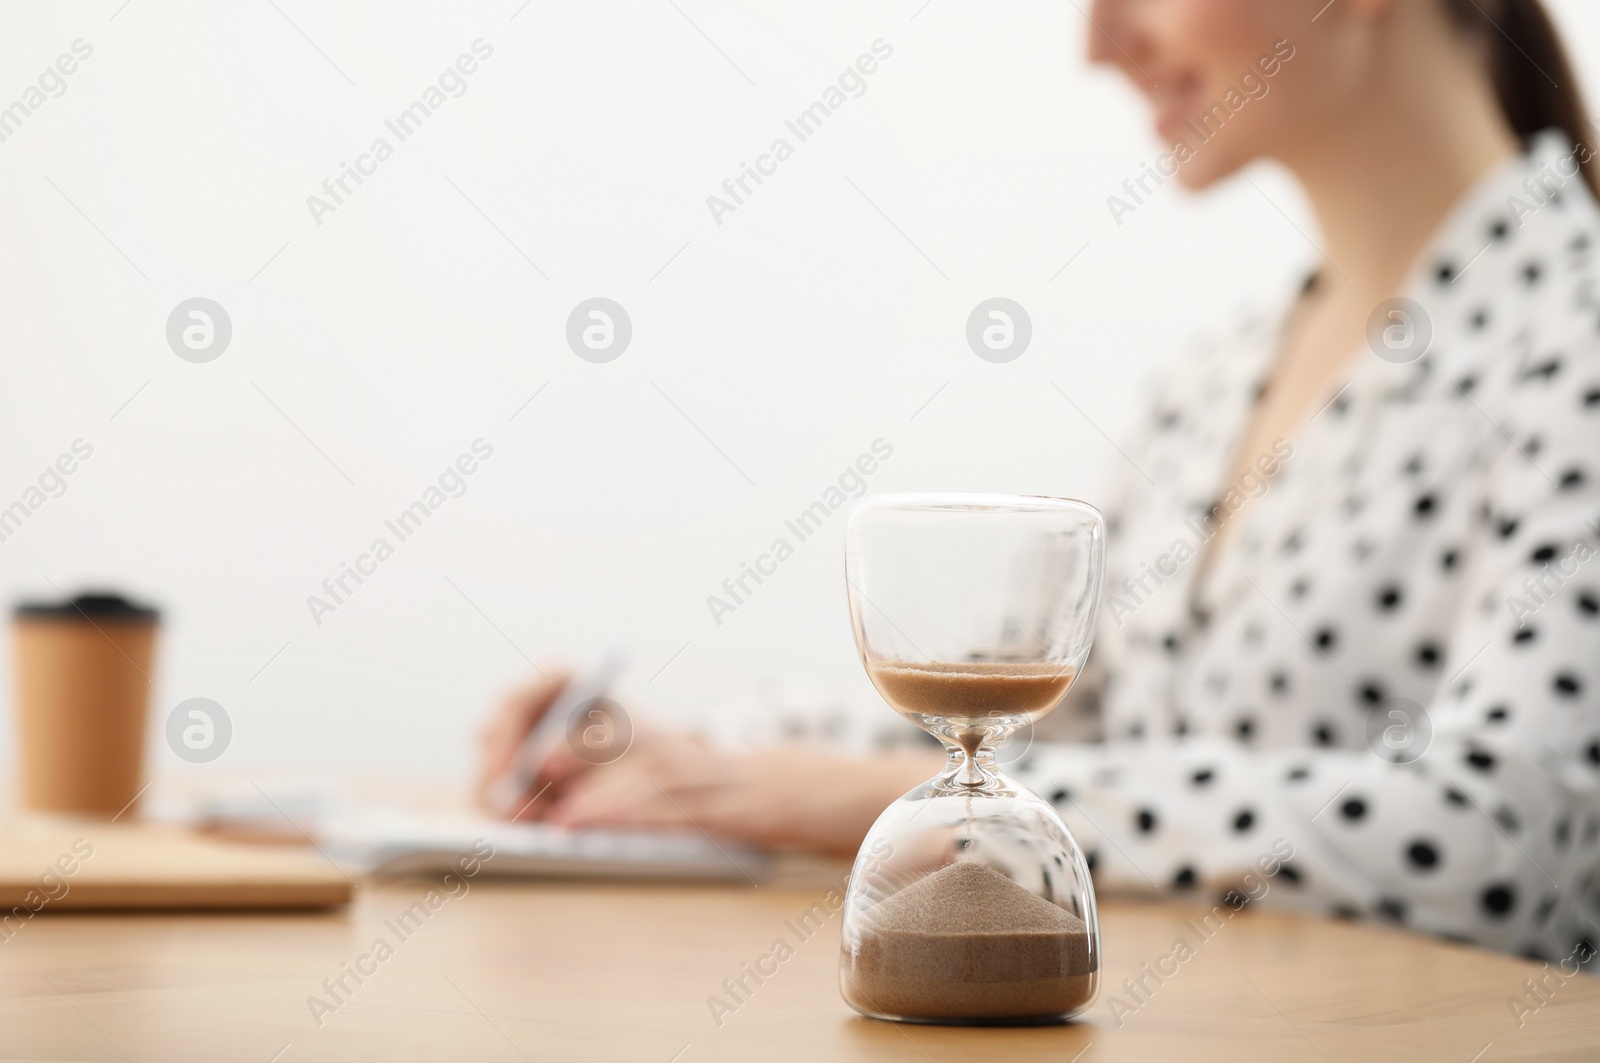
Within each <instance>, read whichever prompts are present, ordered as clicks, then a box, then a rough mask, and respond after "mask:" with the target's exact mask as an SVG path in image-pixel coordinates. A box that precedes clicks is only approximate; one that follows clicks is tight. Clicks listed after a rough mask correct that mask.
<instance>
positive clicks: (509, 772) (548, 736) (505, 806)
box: [487, 650, 628, 814]
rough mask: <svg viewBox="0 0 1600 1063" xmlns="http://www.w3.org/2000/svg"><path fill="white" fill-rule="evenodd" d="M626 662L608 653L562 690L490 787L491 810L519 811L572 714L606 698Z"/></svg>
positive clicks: (617, 653)
mask: <svg viewBox="0 0 1600 1063" xmlns="http://www.w3.org/2000/svg"><path fill="white" fill-rule="evenodd" d="M627 663H628V655H627V654H626V653H624V652H622V651H620V650H609V651H607V652H606V653H605V654H604V655H603V656H602V657H601V658H600V662H599V663H598V664H596V665H595V666H594V667H592V668H590V669H589V670H587V671H585V672H582V673H580V674H579V675H577V676H575V677H574V678H573V679H572V681H571V682H569V683H568V684H567V685H566V686H565V687H563V688H562V690H561V693H559V694H557V695H556V699H555V701H553V702H551V703H550V707H549V708H548V709H546V710H545V712H544V715H543V716H542V717H541V718H540V719H539V722H538V723H537V724H535V725H534V726H533V727H532V728H531V729H530V730H529V731H528V733H527V734H526V735H524V736H523V738H522V742H521V743H520V744H519V745H518V746H517V751H516V753H515V755H513V756H512V758H511V766H510V767H509V768H507V769H506V772H505V774H504V775H502V776H500V778H498V779H496V780H495V781H494V783H493V784H492V785H491V786H490V787H489V791H488V795H487V796H488V801H489V805H490V807H491V808H494V809H496V810H497V811H499V812H501V813H502V814H510V813H511V812H514V811H520V809H517V808H516V803H517V802H518V801H519V800H521V799H522V795H523V794H525V793H527V792H528V791H529V790H531V789H532V788H533V784H534V782H535V780H537V779H538V778H539V769H540V768H541V767H542V766H543V765H544V760H545V757H546V756H547V755H548V753H549V750H550V748H551V746H553V745H554V744H555V743H556V742H558V741H560V740H562V739H563V738H565V737H566V734H567V731H568V728H569V727H570V726H571V720H572V715H573V713H574V712H576V711H577V710H578V709H579V708H581V707H582V706H583V705H585V704H587V703H588V702H590V701H593V700H594V699H595V698H602V697H605V696H606V694H607V692H609V691H610V689H611V686H612V684H613V683H615V682H616V681H617V678H618V677H619V676H620V675H621V674H622V672H623V669H624V668H626V667H627Z"/></svg>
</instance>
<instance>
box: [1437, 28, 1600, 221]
mask: <svg viewBox="0 0 1600 1063" xmlns="http://www.w3.org/2000/svg"><path fill="white" fill-rule="evenodd" d="M1445 8H1446V10H1448V11H1449V13H1450V16H1451V18H1452V19H1454V20H1455V22H1456V23H1457V24H1458V25H1459V26H1461V27H1462V28H1463V29H1465V30H1466V31H1468V32H1469V33H1472V34H1474V35H1476V36H1478V37H1479V38H1480V39H1481V40H1483V42H1484V45H1485V47H1486V48H1487V49H1488V53H1489V72H1490V75H1491V76H1492V77H1493V79H1494V89H1495V94H1496V95H1497V96H1499V98H1500V109H1501V110H1502V111H1504V112H1505V116H1506V121H1507V122H1508V123H1510V125H1511V129H1512V131H1513V132H1514V133H1516V135H1517V137H1518V138H1519V139H1521V140H1522V142H1523V143H1524V144H1526V143H1527V142H1528V141H1529V140H1530V139H1531V138H1532V137H1533V135H1534V134H1535V133H1538V132H1540V131H1542V130H1545V129H1549V128H1551V127H1555V128H1557V129H1560V130H1561V131H1562V132H1563V133H1565V134H1566V135H1567V139H1568V140H1570V141H1571V142H1572V144H1573V146H1574V147H1576V148H1577V149H1578V155H1577V158H1578V161H1579V162H1580V163H1581V166H1582V172H1583V180H1584V183H1585V184H1587V185H1588V186H1589V191H1590V192H1591V193H1593V194H1594V196H1595V197H1596V198H1597V199H1600V160H1597V159H1596V157H1595V156H1596V152H1595V150H1594V148H1593V147H1592V144H1593V132H1594V129H1593V127H1592V126H1591V125H1590V124H1589V112H1588V108H1587V107H1585V106H1584V102H1583V94H1582V93H1581V92H1580V91H1579V90H1578V79H1577V75H1576V74H1575V73H1574V72H1573V69H1572V64H1571V63H1569V62H1568V61H1567V51H1566V49H1565V48H1564V47H1562V44H1561V34H1560V33H1559V32H1557V30H1556V27H1555V23H1554V22H1552V21H1551V20H1550V14H1549V12H1547V11H1546V10H1545V9H1544V4H1543V3H1541V2H1540V0H1445Z"/></svg>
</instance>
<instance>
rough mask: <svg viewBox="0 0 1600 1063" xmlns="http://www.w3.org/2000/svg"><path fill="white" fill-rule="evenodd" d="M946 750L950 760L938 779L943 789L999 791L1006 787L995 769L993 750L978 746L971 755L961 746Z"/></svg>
mask: <svg viewBox="0 0 1600 1063" xmlns="http://www.w3.org/2000/svg"><path fill="white" fill-rule="evenodd" d="M946 749H947V750H948V751H949V753H950V759H949V760H947V761H946V762H945V768H944V771H942V772H940V773H939V777H938V781H939V784H940V786H941V788H942V789H947V790H998V789H1000V788H1002V787H1003V786H1004V778H1003V776H1001V774H1000V771H999V769H998V768H996V767H995V763H994V750H993V749H992V748H990V747H988V746H978V747H977V748H976V749H974V750H973V751H972V752H970V753H969V752H968V751H967V750H966V749H963V748H962V747H961V746H959V745H950V746H947V747H946Z"/></svg>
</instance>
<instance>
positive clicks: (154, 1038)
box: [0, 879, 1600, 1063]
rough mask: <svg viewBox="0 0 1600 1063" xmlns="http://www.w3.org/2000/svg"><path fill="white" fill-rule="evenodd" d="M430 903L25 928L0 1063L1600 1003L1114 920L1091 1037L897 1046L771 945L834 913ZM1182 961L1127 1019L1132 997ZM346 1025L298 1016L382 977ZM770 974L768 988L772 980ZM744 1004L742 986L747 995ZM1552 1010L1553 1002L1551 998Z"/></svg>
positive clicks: (1401, 943) (1183, 912) (524, 896)
mask: <svg viewBox="0 0 1600 1063" xmlns="http://www.w3.org/2000/svg"><path fill="white" fill-rule="evenodd" d="M428 888H429V885H428V884H427V883H426V882H402V883H390V884H383V885H363V886H362V887H361V888H360V889H359V890H358V891H357V894H356V896H357V900H356V903H355V905H354V906H353V907H352V908H351V909H350V910H348V911H346V912H338V913H331V914H322V915H305V914H298V915H262V914H253V915H227V914H212V915H194V916H172V915H112V914H92V913H82V914H75V913H59V914H55V915H48V916H41V917H39V918H36V919H34V920H32V921H31V922H29V923H28V924H27V925H25V926H24V927H22V928H21V930H19V931H17V932H16V933H15V935H14V936H13V937H12V938H11V939H10V940H9V942H6V943H3V944H0V1057H3V1058H5V1059H74V1060H117V1059H126V1060H132V1061H139V1063H142V1061H146V1060H162V1061H182V1060H206V1061H217V1060H254V1061H260V1063H267V1061H278V1063H293V1061H298V1060H345V1059H349V1060H355V1059H362V1060H366V1059H385V1060H410V1059H418V1060H421V1059H440V1060H443V1059H450V1060H455V1059H473V1060H479V1059H482V1060H510V1061H515V1060H517V1059H519V1058H522V1059H527V1060H619V1061H620V1060H630V1061H636V1060H643V1061H646V1063H702V1061H708V1060H739V1061H745V1060H762V1061H766V1060H788V1059H795V1060H858V1059H859V1060H866V1059H872V1060H905V1061H910V1063H944V1061H946V1060H949V1061H952V1063H954V1061H960V1063H972V1061H975V1060H981V1059H986V1058H992V1059H996V1060H1004V1061H1007V1063H1011V1061H1017V1060H1032V1059H1039V1060H1053V1061H1057V1063H1073V1061H1081V1063H1108V1061H1114V1060H1156V1059H1162V1060H1165V1059H1186V1060H1228V1061H1229V1063H1245V1061H1249V1060H1271V1061H1273V1063H1282V1061H1285V1060H1290V1061H1292V1060H1306V1061H1311V1063H1315V1061H1318V1060H1325V1061H1329V1063H1346V1061H1362V1063H1365V1061H1369V1060H1375V1059H1404V1060H1438V1061H1441V1063H1474V1061H1481V1063H1501V1061H1506V1060H1534V1059H1539V1060H1585V1061H1592V1060H1594V1059H1596V1058H1600V979H1593V978H1588V977H1585V976H1578V977H1576V978H1569V979H1567V981H1566V984H1565V985H1562V984H1561V983H1560V982H1559V981H1557V980H1556V979H1554V978H1552V979H1551V980H1550V985H1552V986H1555V987H1557V988H1555V989H1554V993H1553V996H1551V999H1550V1002H1549V1003H1548V1004H1546V1005H1545V1006H1544V1007H1543V1008H1542V1009H1541V1010H1539V1011H1537V1012H1533V1013H1529V1014H1524V1015H1523V1017H1522V1023H1521V1026H1520V1028H1519V1025H1518V1022H1517V1019H1516V1018H1515V1017H1514V1015H1513V1012H1512V1009H1511V1006H1510V1003H1509V1001H1511V1000H1512V999H1518V998H1521V999H1525V1000H1527V1001H1528V1002H1529V1003H1530V1006H1531V1004H1533V1003H1535V1002H1536V1001H1535V1000H1534V998H1532V997H1529V995H1528V992H1527V988H1526V987H1525V986H1524V985H1523V981H1524V979H1527V978H1530V977H1538V976H1539V975H1540V974H1541V973H1542V972H1541V969H1540V966H1539V965H1538V964H1535V963H1529V962H1525V961H1521V960H1516V959H1511V958H1508V957H1505V956H1500V955H1495V954H1492V953H1488V952H1480V951H1476V950H1473V949H1467V948H1459V947H1454V946H1449V945H1444V944H1440V943H1438V942H1435V941H1431V940H1427V939H1424V938H1421V937H1414V936H1410V935H1407V934H1404V933H1400V932H1398V931H1390V930H1385V929H1380V928H1375V927H1368V926H1356V925H1349V924H1341V923H1334V922H1327V921H1321V920H1313V919H1305V918H1300V917H1296V916H1292V915H1285V914H1278V913H1272V912H1265V911H1261V912H1246V913H1243V914H1241V915H1239V916H1237V917H1236V918H1234V919H1233V920H1232V921H1231V922H1229V923H1227V924H1226V925H1224V926H1222V927H1221V929H1220V930H1218V931H1216V933H1215V935H1214V936H1213V937H1212V938H1211V939H1210V940H1206V941H1201V940H1200V939H1199V937H1198V935H1196V934H1195V933H1194V931H1193V930H1192V929H1188V928H1186V927H1185V925H1184V920H1185V919H1186V917H1188V916H1191V915H1194V914H1196V913H1197V912H1198V909H1189V908H1182V907H1169V906H1143V905H1134V904H1128V903H1123V904H1110V905H1107V906H1106V908H1105V911H1104V912H1103V923H1104V927H1103V932H1104V942H1105V958H1106V969H1105V971H1106V975H1107V978H1106V981H1105V983H1104V985H1103V987H1102V991H1101V999H1100V1000H1099V1001H1098V1002H1097V1003H1096V1004H1095V1005H1094V1007H1093V1009H1092V1010H1091V1012H1090V1014H1089V1017H1088V1020H1087V1021H1086V1022H1080V1023H1078V1024H1076V1025H1072V1026H1061V1027H1051V1028H1034V1029H960V1028H949V1027H932V1026H900V1025H894V1024H889V1023H883V1022H876V1021H872V1020H868V1019H862V1018H859V1017H857V1016H856V1015H855V1014H854V1013H853V1012H851V1011H850V1010H849V1009H848V1008H847V1007H846V1006H845V1004H844V1003H843V1001H841V1000H840V998H839V993H838V990H837V988H836V985H835V968H836V963H837V958H838V953H837V949H838V924H839V917H838V915H837V914H834V915H831V916H830V918H829V920H828V922H827V924H826V925H825V926H824V928H823V929H822V930H821V931H820V932H817V933H816V934H815V935H814V936H812V937H811V938H810V939H809V940H804V941H801V940H800V939H799V938H798V936H797V935H796V933H795V931H794V930H793V929H792V927H791V926H789V925H787V923H786V921H792V920H795V919H796V918H797V917H799V916H800V915H801V913H803V912H804V911H806V910H807V909H808V908H810V907H811V906H812V905H813V904H814V903H816V902H817V901H818V900H819V899H820V898H821V897H822V895H823V893H824V889H823V888H822V887H821V886H820V885H819V886H816V887H812V888H776V887H770V886H768V887H762V888H760V889H752V888H751V887H749V886H739V887H734V886H681V885H680V886H649V887H647V886H637V885H616V884H597V883H586V884H555V883H537V884H526V883H521V884H512V883H495V882H490V881H487V880H484V879H478V880H474V881H473V882H472V883H471V889H470V892H467V893H465V894H464V895H462V896H459V897H456V898H454V899H449V900H447V901H445V902H444V903H443V904H442V906H440V907H439V908H438V909H437V910H436V911H433V912H431V913H430V914H429V916H428V918H427V920H426V921H425V922H421V924H420V929H416V930H414V931H412V932H411V933H410V936H409V937H404V938H402V937H401V936H400V934H398V933H397V932H396V929H395V924H394V922H393V921H394V920H395V918H396V917H397V916H398V915H399V913H401V912H402V910H404V909H406V908H408V907H410V906H411V905H412V904H413V903H414V902H416V901H418V900H420V899H422V898H423V896H424V894H425V893H426V891H427V889H428ZM1180 936H1184V937H1187V938H1189V939H1190V941H1191V943H1195V952H1194V955H1193V956H1192V958H1190V959H1188V960H1187V962H1185V963H1182V964H1181V965H1175V964H1174V963H1173V962H1166V961H1164V962H1163V965H1164V966H1165V967H1166V968H1167V969H1168V970H1172V969H1173V968H1174V966H1176V970H1177V973H1176V974H1174V975H1172V976H1171V977H1169V978H1167V979H1166V980H1165V983H1164V984H1162V985H1159V986H1158V985H1156V983H1155V982H1154V980H1149V979H1147V984H1149V985H1150V986H1151V987H1152V990H1153V992H1152V993H1151V995H1150V996H1149V997H1148V999H1147V1002H1145V1003H1143V1004H1140V1005H1139V1006H1138V1008H1137V1010H1136V1011H1129V1012H1127V1013H1125V1014H1122V1015H1120V1019H1121V1025H1120V1026H1119V1024H1118V1022H1117V1021H1116V1020H1115V1019H1113V1018H1112V1016H1111V1012H1110V998H1111V997H1113V996H1115V997H1118V998H1120V999H1122V1000H1124V1001H1125V1002H1126V1003H1128V1004H1130V1005H1132V1004H1135V1003H1136V1001H1135V999H1134V998H1133V997H1131V996H1129V995H1128V993H1127V992H1126V991H1125V990H1124V989H1123V988H1122V982H1123V979H1125V978H1128V977H1131V976H1135V975H1137V974H1138V973H1139V968H1140V964H1141V963H1149V964H1151V965H1152V966H1154V965H1156V963H1157V960H1158V959H1161V958H1162V957H1167V956H1169V955H1171V954H1172V952H1173V943H1174V941H1175V939H1177V938H1178V937H1180ZM779 938H785V939H787V940H788V941H789V942H790V944H791V945H793V946H794V948H795V953H794V955H793V957H792V958H790V959H788V960H787V961H786V962H784V963H782V964H781V965H780V966H779V968H778V971H777V973H776V974H774V975H772V976H770V977H768V978H767V979H766V981H765V984H764V985H761V986H760V987H758V988H756V989H755V990H754V992H753V994H752V995H751V996H750V997H749V998H748V1000H747V1001H745V1002H743V1003H742V1004H740V1006H739V1007H738V1009H737V1010H736V1011H733V1012H731V1013H726V1014H724V1015H723V1016H722V1019H723V1021H722V1023H721V1025H720V1026H719V1025H718V1023H717V1021H716V1020H715V1018H714V1017H713V1014H712V1009H711V1007H710V1006H709V1005H708V1003H707V999H708V998H709V997H713V996H720V997H721V998H722V999H724V1000H725V1001H727V1000H728V999H729V998H728V997H727V993H726V989H725V987H724V986H723V980H724V979H727V978H734V977H737V976H738V975H739V974H740V973H741V965H742V964H744V963H754V961H755V960H756V959H757V958H758V957H762V956H764V955H767V954H768V953H769V952H770V951H771V950H772V947H773V943H774V942H775V941H776V940H777V939H779ZM379 939H383V940H385V941H387V942H389V943H390V945H391V946H392V949H393V954H392V955H390V956H387V957H386V958H383V959H382V960H381V961H380V960H379V959H378V958H377V957H376V956H373V958H371V959H366V960H361V966H363V967H366V968H368V969H372V970H375V973H371V974H367V975H364V976H363V977H364V984H361V985H359V986H358V985H356V983H355V980H354V978H352V977H351V976H349V975H345V983H346V985H347V986H349V987H352V992H350V993H349V995H348V998H347V1000H345V1001H344V1002H343V1003H341V1004H339V1005H338V1006H337V1008H336V1010H331V1011H328V1012H325V1013H323V1014H322V1015H321V1016H320V1017H321V1020H322V1021H321V1025H320V1026H319V1025H318V1023H317V1021H316V1020H315V1019H314V1018H313V1015H312V1009H311V1007H310V1006H309V1005H308V1003H307V998H308V997H310V996H311V995H312V994H319V995H320V996H321V997H322V998H323V1000H324V1001H326V1002H328V1003H329V1004H330V1005H332V1004H333V1003H334V998H333V997H331V996H329V994H328V993H327V991H326V990H325V989H324V987H323V984H322V983H323V980H324V979H334V978H337V977H338V976H340V975H341V974H343V973H344V972H345V971H346V969H347V968H346V966H345V965H352V966H353V965H356V964H357V962H358V959H360V958H361V957H363V956H364V955H371V954H372V953H373V945H374V942H375V941H377V940H379ZM767 966H768V967H769V969H770V966H771V965H770V964H768V965H767ZM746 981H747V984H750V985H754V983H753V981H751V980H749V979H748V978H747V980H746ZM1547 995H1548V994H1547Z"/></svg>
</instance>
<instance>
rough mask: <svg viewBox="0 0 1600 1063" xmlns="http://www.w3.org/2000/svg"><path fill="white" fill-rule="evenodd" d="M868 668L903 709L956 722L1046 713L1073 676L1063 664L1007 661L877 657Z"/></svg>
mask: <svg viewBox="0 0 1600 1063" xmlns="http://www.w3.org/2000/svg"><path fill="white" fill-rule="evenodd" d="M867 673H868V674H869V675H870V676H871V677H872V681H873V682H874V683H875V684H876V685H877V687H878V691H879V692H880V693H881V694H882V695H883V696H884V698H885V699H886V700H887V701H888V702H889V704H890V705H893V706H894V707H895V708H896V709H897V710H899V711H900V712H902V713H905V714H906V715H912V714H917V713H920V714H923V715H926V716H938V717H942V718H944V719H949V720H955V721H978V720H983V719H987V718H992V717H997V716H1022V715H1026V714H1032V713H1043V712H1047V711H1049V710H1050V709H1053V708H1055V706H1056V702H1058V701H1060V700H1061V698H1062V695H1064V694H1066V692H1067V688H1068V687H1070V686H1071V685H1072V677H1073V670H1072V669H1071V668H1068V667H1066V666H1064V665H1059V664H1036V663H1027V664H1019V663H1012V662H1008V661H974V662H971V663H967V664H942V663H933V664H918V663H911V662H907V661H874V662H871V663H869V664H868V665H867Z"/></svg>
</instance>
